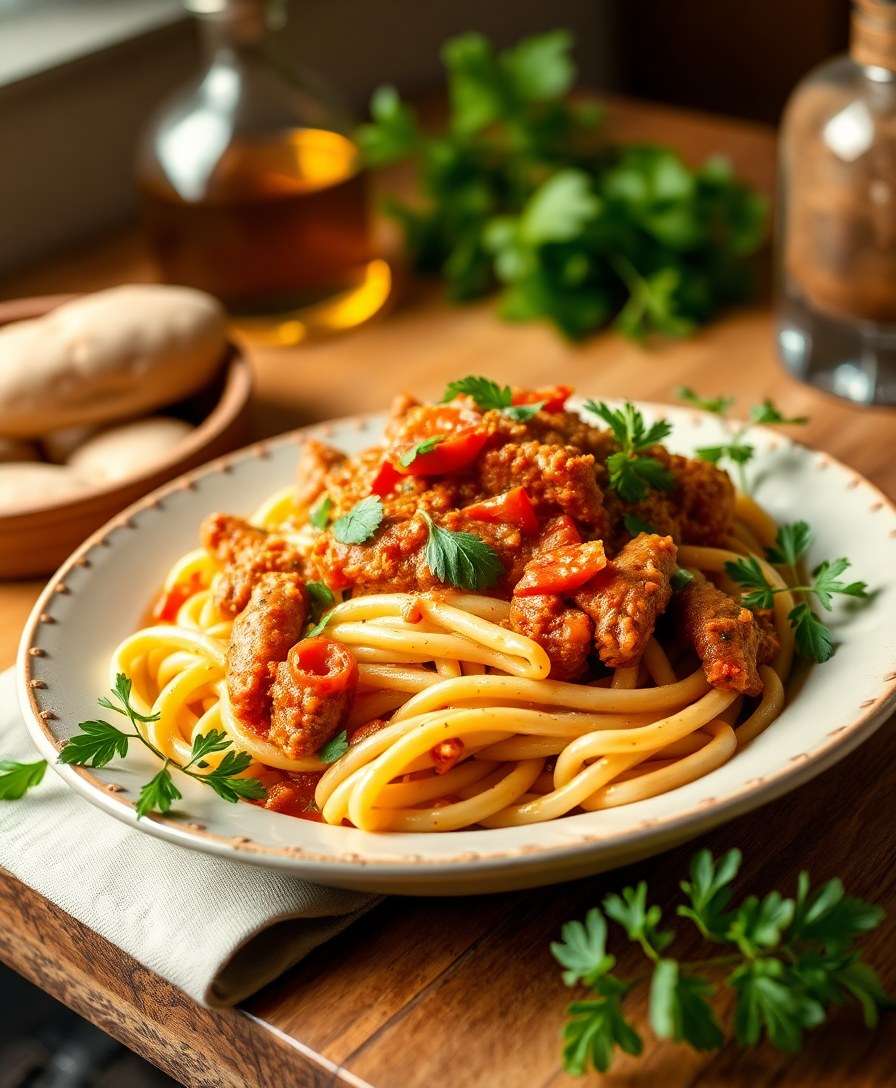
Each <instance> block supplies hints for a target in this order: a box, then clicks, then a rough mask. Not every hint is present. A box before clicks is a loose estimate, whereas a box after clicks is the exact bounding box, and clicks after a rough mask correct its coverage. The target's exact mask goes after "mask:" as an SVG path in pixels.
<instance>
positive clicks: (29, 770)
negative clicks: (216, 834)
mask: <svg viewBox="0 0 896 1088" xmlns="http://www.w3.org/2000/svg"><path fill="white" fill-rule="evenodd" d="M98 702H99V704H100V706H102V707H104V708H105V709H107V710H113V711H115V713H116V714H121V715H122V716H123V717H125V718H127V719H128V720H129V721H130V723H131V726H132V727H133V730H134V731H133V732H128V733H126V732H123V731H122V730H121V729H118V728H117V727H116V726H114V725H112V724H111V723H110V722H106V721H102V720H99V721H86V722H81V723H80V724H79V726H78V728H79V729H80V730H81V732H80V733H76V734H75V735H74V736H73V737H72V738H71V739H70V740H68V741H67V742H66V744H65V746H64V747H63V749H62V750H61V751H60V753H59V762H60V763H70V764H74V765H76V766H82V767H83V766H86V767H105V766H106V764H108V763H111V762H112V760H113V759H115V757H116V756H117V757H118V758H119V759H123V758H124V757H125V756H126V755H127V754H128V747H129V745H130V742H131V741H132V740H138V741H140V743H141V744H143V745H145V746H146V747H147V748H149V750H150V751H151V752H153V753H154V754H155V755H156V756H158V757H159V759H161V760H162V767H161V769H160V770H159V771H158V772H157V773H156V774H155V775H153V777H152V778H151V779H150V780H149V782H147V783H145V784H144V785H143V786H142V787H141V789H140V795H139V797H138V799H137V804H136V811H137V816H138V818H139V817H142V816H146V815H147V814H148V813H150V812H159V813H165V812H168V811H169V810H170V809H171V807H172V805H173V804H174V803H175V801H179V800H180V799H181V793H180V791H179V790H178V788H177V786H176V785H175V784H174V779H173V778H172V775H171V771H172V770H176V771H180V772H181V773H182V774H185V775H187V776H188V777H189V778H193V779H195V780H196V781H197V782H202V783H203V784H204V785H206V786H210V787H211V788H212V789H213V790H214V791H215V793H216V794H217V795H218V796H219V797H221V798H223V799H224V800H225V801H230V802H236V801H237V800H239V798H241V797H244V798H246V799H247V800H253V801H257V800H261V799H262V798H263V797H265V796H266V794H267V791H266V789H265V787H264V785H263V784H262V783H261V782H260V781H259V780H258V779H257V778H245V777H243V772H244V771H245V770H246V769H247V768H248V767H249V765H250V763H251V762H252V757H251V756H250V755H249V754H248V752H235V751H232V750H230V751H228V749H230V746H231V744H232V741H231V739H230V737H229V736H228V735H227V734H226V733H225V732H223V731H222V730H219V729H210V730H209V731H208V732H207V733H201V734H199V735H197V736H196V737H194V738H193V746H192V748H191V750H190V758H189V760H188V761H187V762H186V763H184V764H180V763H176V762H175V761H174V760H172V759H168V758H166V757H165V756H164V755H163V753H162V752H160V751H159V749H158V748H156V746H155V745H154V744H152V743H151V742H150V741H149V740H147V738H146V737H145V736H144V735H143V734H142V733H141V732H140V729H139V726H138V723H147V722H154V721H158V719H159V715H158V714H141V713H139V712H138V711H137V710H136V709H135V708H134V706H133V704H132V703H131V681H130V679H129V677H127V676H125V675H124V673H119V674H118V675H117V676H116V677H115V687H114V688H113V689H112V698H111V699H110V698H108V697H106V696H103V697H102V698H101V699H99V700H98ZM214 752H225V755H224V757H223V758H222V760H221V762H220V763H219V764H218V766H217V767H215V768H214V769H213V770H211V771H208V772H207V773H206V774H201V773H199V770H193V768H194V767H196V768H200V769H205V768H207V767H208V766H209V764H208V761H207V758H206V757H207V756H209V755H211V754H212V753H214ZM45 769H46V761H45V760H41V761H40V762H39V763H32V764H25V763H0V799H7V800H9V799H13V798H17V797H21V796H22V795H23V794H24V792H25V790H27V789H29V788H30V787H31V786H36V785H38V783H39V782H40V781H41V779H42V778H43V774H44V770H45Z"/></svg>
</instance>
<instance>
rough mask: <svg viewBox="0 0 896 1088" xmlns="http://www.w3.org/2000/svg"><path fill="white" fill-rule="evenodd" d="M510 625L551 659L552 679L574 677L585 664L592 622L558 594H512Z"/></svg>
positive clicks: (575, 677) (589, 648) (583, 670)
mask: <svg viewBox="0 0 896 1088" xmlns="http://www.w3.org/2000/svg"><path fill="white" fill-rule="evenodd" d="M510 626H511V627H512V628H513V630H514V631H518V632H519V633H520V634H521V635H527V636H528V637H529V638H531V639H534V641H535V642H537V643H538V644H539V646H541V647H542V648H543V649H544V650H545V652H546V653H547V655H548V657H549V658H550V659H551V679H552V680H578V679H580V678H581V677H582V675H583V674H584V672H585V669H586V667H587V664H588V655H589V654H590V653H591V647H592V644H593V639H594V624H593V623H592V622H591V620H590V619H589V618H588V616H586V615H585V613H584V612H582V611H580V609H578V608H574V607H573V606H572V605H569V604H567V603H566V602H565V601H564V600H563V598H562V597H558V596H555V595H553V594H547V593H546V594H543V595H540V596H537V597H514V598H513V599H512V600H511V602H510Z"/></svg>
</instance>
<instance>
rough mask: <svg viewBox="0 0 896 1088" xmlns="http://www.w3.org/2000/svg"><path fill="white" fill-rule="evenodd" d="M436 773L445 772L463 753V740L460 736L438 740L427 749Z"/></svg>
mask: <svg viewBox="0 0 896 1088" xmlns="http://www.w3.org/2000/svg"><path fill="white" fill-rule="evenodd" d="M429 754H430V755H431V756H432V760H433V763H434V765H435V772H436V774H447V773H448V772H449V771H450V770H451V768H452V767H453V766H454V765H455V764H456V763H457V761H458V760H459V759H460V758H461V756H463V754H464V742H463V741H462V740H461V739H460V737H449V738H448V739H447V740H442V741H439V743H438V744H435V745H433V747H432V748H430V750H429Z"/></svg>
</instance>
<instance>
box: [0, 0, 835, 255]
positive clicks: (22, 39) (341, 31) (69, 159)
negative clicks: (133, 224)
mask: <svg viewBox="0 0 896 1088" xmlns="http://www.w3.org/2000/svg"><path fill="white" fill-rule="evenodd" d="M554 27H566V28H568V29H569V30H570V31H572V33H573V35H574V37H575V43H576V44H575V57H576V61H577V63H578V65H579V70H580V84H581V85H582V86H584V87H588V88H593V89H596V90H605V91H612V92H618V93H621V94H627V95H633V96H636V97H640V98H647V99H653V100H658V101H662V102H666V103H669V104H674V105H680V106H686V107H692V108H697V109H701V110H708V111H714V112H719V113H723V114H729V115H736V116H739V117H743V118H748V119H752V120H758V121H765V122H775V121H776V120H778V118H779V116H780V113H781V110H782V108H783V105H784V102H785V100H786V98H787V95H788V94H789V93H790V91H792V89H793V87H794V85H795V84H796V82H797V81H798V80H799V79H800V78H801V77H802V76H803V75H804V74H805V73H806V72H807V71H808V70H809V69H810V68H811V67H813V66H814V65H815V64H817V63H819V62H820V61H822V60H823V59H825V58H827V57H829V56H831V55H832V54H834V53H837V52H841V51H842V50H844V49H845V47H846V44H847V40H848V31H849V2H848V0H788V2H787V3H786V4H783V3H772V2H771V0H765V2H762V3H754V4H744V3H742V2H740V0H679V2H676V3H674V4H672V3H655V2H654V0H553V2H552V3H550V4H546V3H544V0H515V2H512V3H511V2H510V0H486V2H485V3H483V2H481V0H428V2H427V3H425V4H421V3H419V2H418V0H295V2H293V3H291V4H290V19H289V23H288V25H287V27H286V29H285V31H284V33H285V34H287V35H288V36H289V51H290V53H291V54H292V55H293V57H294V59H295V62H296V63H297V64H300V65H305V66H308V67H309V68H311V69H313V70H314V71H315V72H316V73H318V74H319V75H320V76H322V77H324V78H325V79H326V80H327V81H328V82H329V83H330V84H331V85H332V86H333V87H335V88H338V90H339V92H340V94H341V95H342V96H343V98H344V99H345V101H346V102H347V104H348V105H349V106H350V107H351V108H352V109H353V110H354V112H355V113H356V114H357V115H358V116H361V115H363V113H364V111H365V109H366V105H367V102H368V99H369V97H370V93H371V91H372V90H373V89H374V87H375V86H377V84H379V83H381V82H382V81H383V80H384V78H387V79H389V80H390V81H391V82H392V83H394V84H395V85H396V86H397V87H398V88H399V90H401V91H402V92H403V93H407V94H408V95H410V96H411V97H421V96H422V97H425V96H426V95H427V94H428V93H433V92H435V91H437V90H438V89H439V88H440V87H442V86H443V75H442V69H441V65H440V61H439V47H440V45H441V44H442V42H443V41H444V40H445V39H446V38H448V37H450V36H452V35H455V34H458V33H461V32H463V31H467V30H470V29H476V30H479V31H481V32H482V33H484V34H486V35H487V36H488V37H490V38H491V39H492V41H493V42H494V43H495V44H496V45H498V46H501V45H508V44H510V43H512V42H514V41H517V40H518V39H520V38H522V37H525V36H527V35H529V34H532V33H535V32H538V31H544V30H549V29H552V28H554ZM346 28H350V31H349V32H348V33H347V32H346ZM409 42H413V48H408V43H409ZM198 64H199V50H198V41H197V27H196V24H195V22H194V21H193V20H192V19H191V18H190V17H189V16H188V15H187V13H186V12H185V11H184V8H183V6H182V4H181V3H179V2H178V0H0V162H2V163H3V170H2V171H0V209H4V210H3V211H2V212H0V274H2V273H9V272H11V271H13V270H15V269H17V268H20V267H22V266H23V265H24V264H27V263H28V262H29V261H32V260H35V259H38V258H39V257H41V256H42V255H44V254H46V253H48V252H51V251H52V250H53V249H55V248H57V247H59V246H60V245H63V244H66V243H72V242H76V241H78V240H79V239H82V238H86V237H90V236H92V235H94V234H95V233H96V232H97V230H99V229H102V228H104V227H110V226H114V225H116V224H120V223H122V222H125V221H127V219H128V218H129V217H130V216H132V215H133V214H134V208H135V193H134V184H133V161H134V154H135V149H136V143H137V138H138V135H139V133H140V130H141V128H142V127H143V125H144V124H145V122H146V118H147V115H148V114H149V113H150V112H151V111H152V109H153V108H155V107H156V106H157V105H158V103H159V101H160V100H161V99H162V98H163V97H164V96H165V95H166V94H168V93H169V92H170V91H171V90H172V89H173V88H175V87H176V86H177V85H178V84H180V83H182V82H183V81H184V80H186V79H188V78H189V77H190V76H191V75H192V74H193V73H194V72H195V71H196V69H197V66H198ZM12 209H15V214H11V212H12Z"/></svg>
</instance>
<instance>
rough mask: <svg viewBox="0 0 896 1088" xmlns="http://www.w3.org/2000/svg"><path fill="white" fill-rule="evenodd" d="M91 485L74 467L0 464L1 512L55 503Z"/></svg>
mask: <svg viewBox="0 0 896 1088" xmlns="http://www.w3.org/2000/svg"><path fill="white" fill-rule="evenodd" d="M89 486H90V484H89V483H87V481H85V480H83V479H81V477H80V476H79V475H78V474H77V472H75V471H74V470H72V469H70V468H66V467H64V466H62V465H46V464H41V463H39V462H38V463H31V464H21V465H0V515H2V514H18V513H21V512H23V511H25V510H34V509H36V508H38V507H42V506H55V505H56V504H57V503H60V502H66V501H68V500H69V499H74V498H77V496H78V495H79V494H80V493H81V492H82V491H84V490H86V489H87V488H88V487H89Z"/></svg>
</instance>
